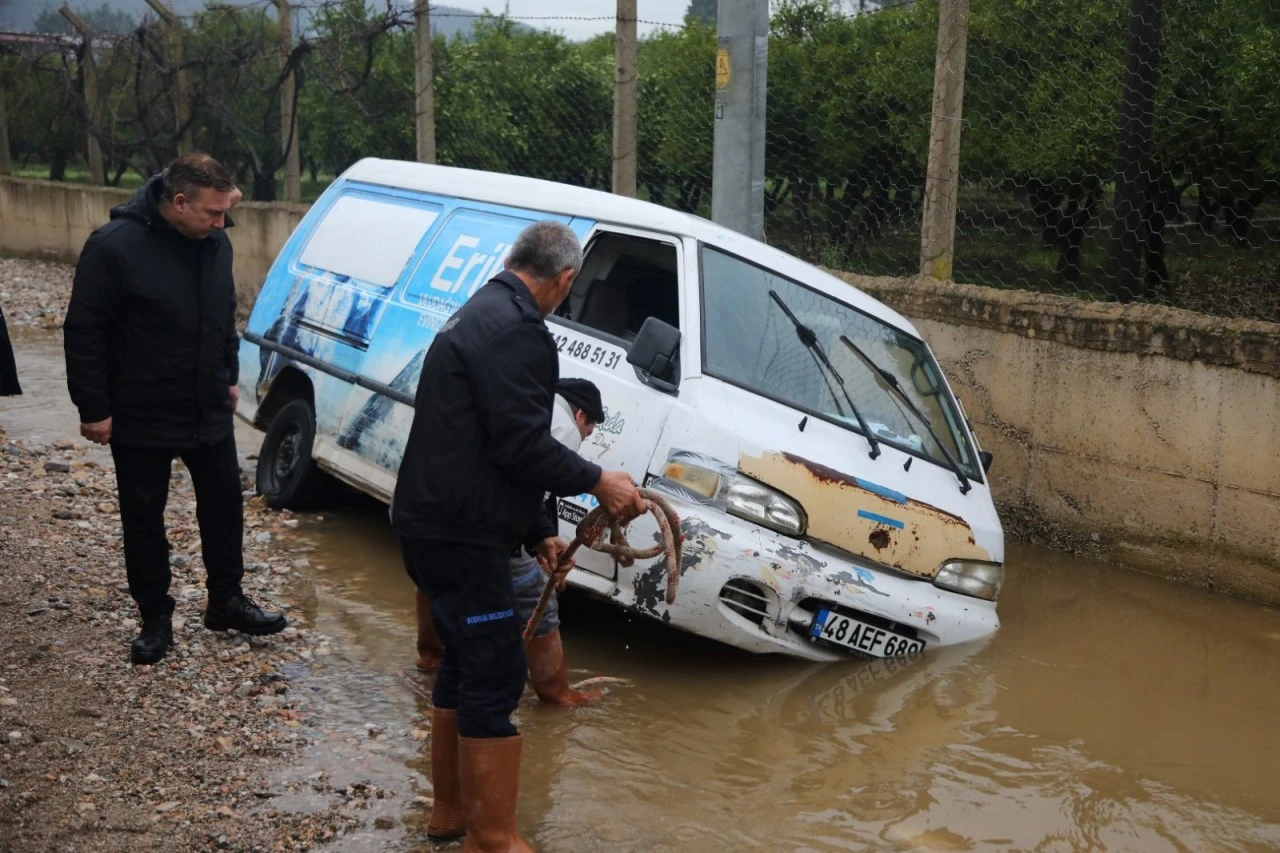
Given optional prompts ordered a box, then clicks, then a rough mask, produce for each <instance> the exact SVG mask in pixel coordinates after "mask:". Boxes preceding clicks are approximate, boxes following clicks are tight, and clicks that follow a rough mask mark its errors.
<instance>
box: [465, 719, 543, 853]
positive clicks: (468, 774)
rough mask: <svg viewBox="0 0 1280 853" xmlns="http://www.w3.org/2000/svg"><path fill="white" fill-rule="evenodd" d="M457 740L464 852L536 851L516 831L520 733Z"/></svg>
mask: <svg viewBox="0 0 1280 853" xmlns="http://www.w3.org/2000/svg"><path fill="white" fill-rule="evenodd" d="M458 742H459V743H460V744H461V751H460V753H459V754H460V757H461V760H460V761H459V765H458V766H459V769H460V770H461V774H460V775H461V777H462V802H463V806H464V808H465V810H466V815H467V837H466V840H464V841H463V842H462V853H533V849H532V848H531V847H529V845H528V844H526V843H525V841H524V839H523V838H521V837H520V836H519V835H518V834H517V833H516V797H517V796H518V794H519V792H520V748H521V745H522V742H523V739H522V738H521V736H520V735H512V736H511V737H482V738H475V737H464V738H458Z"/></svg>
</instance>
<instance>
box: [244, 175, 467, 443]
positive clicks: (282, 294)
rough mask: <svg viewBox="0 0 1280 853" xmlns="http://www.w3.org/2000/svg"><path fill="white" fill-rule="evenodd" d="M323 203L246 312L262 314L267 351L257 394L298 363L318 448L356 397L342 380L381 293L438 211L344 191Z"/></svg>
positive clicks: (385, 194) (350, 371)
mask: <svg viewBox="0 0 1280 853" xmlns="http://www.w3.org/2000/svg"><path fill="white" fill-rule="evenodd" d="M323 203H325V204H327V207H325V208H323V209H322V210H320V211H319V216H318V217H316V218H314V219H312V218H311V217H308V220H309V222H308V224H309V226H310V229H309V232H304V231H303V230H302V229H299V233H297V234H295V235H294V237H293V239H291V240H290V244H289V247H288V249H287V250H286V252H285V253H284V254H283V255H282V260H284V261H285V263H284V264H281V263H277V264H276V266H275V267H273V269H272V277H273V278H276V279H277V280H275V281H272V282H271V285H270V291H269V292H270V293H271V294H272V295H273V296H274V299H271V298H268V299H260V300H259V301H258V304H257V305H256V306H255V309H254V310H255V312H257V311H264V312H265V311H269V312H270V315H269V316H271V317H272V321H271V325H270V327H269V328H267V329H265V331H264V332H263V334H262V340H264V341H267V342H269V343H270V344H273V345H275V346H274V347H273V348H271V349H265V348H264V350H263V356H262V359H261V363H260V372H259V375H258V378H257V380H256V382H255V388H256V390H257V396H258V397H259V399H260V398H261V395H262V393H263V391H264V390H265V389H267V388H269V387H270V384H271V382H272V381H273V380H274V378H275V376H276V375H277V374H278V373H279V371H280V370H281V369H282V368H283V367H284V366H285V365H286V364H293V363H295V355H297V356H300V357H301V360H302V361H303V362H304V363H306V364H307V365H308V367H307V369H308V370H309V371H310V374H311V376H312V380H313V384H314V392H315V411H316V438H317V442H318V443H319V444H320V445H321V446H323V445H324V444H325V443H326V442H331V441H332V440H333V439H334V438H335V437H336V435H337V432H338V428H339V425H340V424H341V422H342V418H343V414H344V412H345V411H346V405H347V402H348V399H349V397H350V394H351V393H352V391H353V390H355V391H358V390H359V389H356V388H354V386H353V385H352V383H351V379H352V377H355V376H359V375H360V373H361V370H362V368H363V364H364V360H365V357H366V354H367V352H368V350H369V347H370V343H371V341H372V335H373V330H374V328H376V327H377V325H378V323H379V321H380V318H381V316H382V313H383V312H384V310H385V309H386V306H387V301H388V296H389V295H390V293H391V292H392V289H393V288H394V287H395V286H396V284H397V282H399V281H401V280H402V277H403V276H404V275H405V274H406V271H407V269H408V267H409V265H410V261H411V258H412V257H413V256H414V254H415V252H416V251H417V250H418V247H419V246H420V245H421V244H422V243H423V242H424V241H425V240H426V238H427V236H428V235H429V234H430V232H431V229H432V226H433V225H434V224H435V223H436V220H437V219H438V218H439V216H440V214H441V211H442V210H443V206H442V205H438V204H431V203H428V202H425V201H422V200H421V199H416V198H413V197H411V196H409V195H408V194H405V193H399V192H396V191H393V190H389V189H380V188H363V187H357V186H351V185H347V186H344V187H343V188H342V189H341V191H340V192H339V193H337V194H336V195H334V196H331V197H329V198H327V199H326V200H325V202H323ZM370 246H376V247H377V250H376V251H370ZM285 276H288V277H289V279H290V281H289V282H288V283H287V284H286V282H285V281H283V280H280V279H283V278H284V277H285ZM277 347H278V348H280V349H279V350H277V349H276V348H277ZM290 353H292V354H294V355H290Z"/></svg>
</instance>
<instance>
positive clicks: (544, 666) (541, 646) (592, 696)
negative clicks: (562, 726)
mask: <svg viewBox="0 0 1280 853" xmlns="http://www.w3.org/2000/svg"><path fill="white" fill-rule="evenodd" d="M525 655H526V656H527V657H528V658H529V680H530V681H532V682H533V690H534V692H535V693H537V694H538V699H539V700H540V701H541V702H542V703H543V704H544V705H561V706H570V705H582V704H584V703H587V702H594V701H596V700H597V699H599V698H601V697H602V696H604V692H603V691H599V690H590V691H582V690H574V689H573V688H571V687H570V686H569V678H568V675H567V674H566V673H565V668H564V645H563V644H562V643H561V642H560V629H559V628H557V629H556V630H554V631H552V632H551V633H550V634H546V635H544V636H541V637H534V638H533V639H532V640H530V641H529V645H528V646H527V647H526V648H525Z"/></svg>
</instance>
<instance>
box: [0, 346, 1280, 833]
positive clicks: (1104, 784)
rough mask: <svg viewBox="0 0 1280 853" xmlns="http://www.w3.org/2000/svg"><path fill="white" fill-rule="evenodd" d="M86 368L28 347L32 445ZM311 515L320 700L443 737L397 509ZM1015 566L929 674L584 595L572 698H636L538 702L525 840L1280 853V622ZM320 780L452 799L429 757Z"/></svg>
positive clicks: (1142, 584)
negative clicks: (418, 656)
mask: <svg viewBox="0 0 1280 853" xmlns="http://www.w3.org/2000/svg"><path fill="white" fill-rule="evenodd" d="M51 340H52V341H53V343H50V341H51ZM60 355H61V354H60V350H59V349H58V348H57V344H56V339H50V338H48V337H45V336H42V337H40V338H39V339H38V340H37V339H34V338H31V337H30V336H23V337H22V338H21V339H20V343H19V369H20V370H22V371H23V376H22V379H23V384H24V386H26V387H27V389H28V393H29V395H30V396H29V397H27V398H25V399H22V401H21V402H19V403H17V404H16V405H14V404H11V403H9V402H4V403H0V425H2V426H4V427H5V428H6V429H7V430H8V431H9V434H10V436H12V437H20V436H23V437H31V438H34V439H35V440H51V439H53V438H57V437H64V436H66V435H67V434H68V430H67V427H66V423H65V419H67V418H72V419H74V410H72V409H71V408H70V405H69V403H66V402H65V390H63V389H62V388H61V386H60V385H59V384H58V383H60V382H61V375H60V369H61V366H60V364H59V363H58V362H59V360H60ZM46 395H49V396H46ZM60 401H61V402H60ZM241 435H242V440H241V444H242V450H243V451H244V452H246V453H251V452H252V449H253V448H252V443H253V440H254V433H253V432H252V431H250V430H243V431H242V433H241ZM997 464H999V463H998V461H997ZM301 519H302V521H301V524H300V525H299V527H298V528H297V529H296V530H295V531H294V534H295V535H296V538H297V543H296V544H297V547H299V548H303V549H307V548H309V549H310V550H309V551H308V552H307V557H308V559H309V560H310V563H311V565H310V566H309V567H308V568H307V569H306V572H305V574H306V577H305V579H304V580H303V581H302V583H303V584H304V589H306V590H307V592H306V593H305V595H304V597H303V602H302V603H303V608H304V610H305V611H306V615H307V617H308V618H309V619H311V620H313V621H314V623H315V625H316V626H317V627H318V628H320V629H321V630H323V631H325V632H326V633H330V634H332V635H334V636H335V637H336V638H337V643H336V648H337V653H336V655H335V659H334V660H332V661H330V662H328V663H325V664H324V665H323V666H319V665H318V666H317V667H316V668H315V671H314V672H313V673H311V674H310V678H309V680H308V681H306V682H303V683H304V685H305V687H304V689H306V690H308V691H310V692H312V693H313V694H314V695H315V696H316V697H317V698H318V699H320V700H322V701H323V702H325V703H327V707H328V712H327V714H328V719H327V721H326V723H325V725H326V726H329V727H331V728H332V729H334V730H342V731H352V730H358V728H359V727H360V726H366V725H367V726H373V727H376V728H387V729H394V728H395V727H400V728H404V727H412V726H415V725H418V724H419V720H420V716H419V715H420V713H421V711H422V709H423V708H424V707H425V705H424V703H423V702H422V700H420V699H419V698H418V697H417V696H416V695H415V694H414V692H413V691H412V690H410V689H409V687H408V686H406V684H405V683H404V681H403V680H402V678H401V676H400V673H401V671H402V670H404V668H405V667H407V666H410V665H411V663H412V660H413V657H414V652H413V628H412V619H413V614H412V588H411V586H410V584H409V582H408V580H407V578H406V577H405V575H404V571H403V569H402V567H401V564H400V560H399V554H398V552H397V548H396V544H395V541H394V539H393V538H392V536H391V534H390V531H389V529H388V526H387V523H386V515H385V509H384V508H382V507H380V506H378V505H374V504H372V503H371V502H370V503H363V502H360V501H348V502H346V503H345V504H344V505H343V506H341V507H337V508H330V509H327V510H325V511H324V512H323V513H321V514H320V516H316V515H304V516H302V517H301ZM1008 567H1009V574H1008V581H1007V583H1006V585H1005V589H1004V592H1003V593H1002V595H1001V600H1000V616H1001V619H1002V621H1003V625H1002V627H1001V629H1000V631H999V632H998V633H997V634H996V635H994V636H993V637H992V638H990V639H989V640H987V641H986V642H983V643H978V644H972V645H968V646H964V647H959V648H950V649H940V650H933V649H931V650H930V651H929V652H928V653H927V654H925V655H924V657H923V658H922V659H919V660H915V661H911V662H878V661H858V660H853V659H850V660H849V661H847V662H844V663H838V664H807V663H802V662H795V661H789V660H784V659H774V658H759V657H753V656H750V655H746V654H745V653H739V652H736V651H734V650H731V649H728V648H725V647H720V646H717V645H715V644H712V643H710V642H705V641H702V640H699V639H697V638H695V637H691V636H688V635H684V634H680V633H677V632H675V631H673V630H670V629H667V628H664V627H662V626H660V625H658V624H657V623H655V622H652V621H650V620H648V619H646V618H644V617H640V616H637V615H631V614H627V613H624V612H621V611H619V610H616V609H614V608H613V607H611V606H609V605H606V604H603V603H599V602H596V601H593V600H591V599H589V598H587V597H585V596H581V595H569V596H567V597H566V599H565V601H564V602H563V605H562V619H563V623H564V624H563V633H564V639H565V646H566V650H567V655H568V662H569V666H570V670H571V679H577V678H587V677H590V676H596V675H607V676H613V677H615V678H619V679H624V680H625V683H618V684H614V685H612V686H611V692H610V694H609V695H608V697H607V698H606V699H605V700H604V701H603V702H602V703H600V704H599V705H596V706H592V707H586V708H580V709H576V710H574V711H571V712H562V711H553V710H549V709H545V708H541V707H538V706H537V705H536V704H533V703H530V702H528V701H526V702H525V703H523V704H522V705H521V707H520V710H519V711H518V723H519V725H520V727H521V729H522V730H523V731H524V733H525V738H526V743H525V760H524V768H523V774H522V777H521V798H520V813H519V822H520V826H521V829H522V830H523V832H524V833H525V834H526V835H527V837H528V838H529V840H530V841H532V842H533V843H534V844H535V846H536V847H537V848H538V849H540V850H544V851H555V852H558V851H606V850H607V851H668V850H670V851H676V850H680V851H686V850H688V851H724V850H762V851H773V850H784V851H810V850H822V851H827V850H831V851H835V850H1043V851H1058V850H1091V851H1092V850H1135V851H1147V850H1152V851H1158V850H1187V851H1227V850H1258V851H1262V850H1277V849H1280V611H1276V610H1273V609H1268V608H1265V607H1262V606H1259V605H1255V604H1250V603H1248V602H1244V601H1239V600H1235V599H1231V598H1226V597H1221V596H1215V595H1212V594H1209V593H1205V592H1201V591H1199V590H1194V589H1190V588H1186V587H1181V586H1177V585H1174V584H1172V583H1168V582H1166V581H1162V580H1159V579H1155V578H1152V577H1148V576H1145V575H1140V574H1136V573H1132V572H1128V571H1123V570H1119V569H1116V568H1113V567H1108V566H1102V565H1098V564H1094V563H1090V562H1088V561H1084V560H1081V559H1079V558H1075V557H1069V556H1064V555H1061V554H1058V553H1055V552H1052V551H1048V550H1044V549H1041V548H1036V547H1031V546H1025V545H1019V544H1016V543H1015V544H1012V545H1011V546H1010V548H1009V553H1008ZM424 683H425V682H424ZM306 761H307V762H309V763H310V764H311V766H312V767H313V768H315V769H317V772H323V773H326V774H329V775H330V776H331V777H333V778H334V779H335V780H337V782H335V784H338V783H340V780H341V777H342V776H343V774H346V775H348V776H351V777H352V778H354V777H355V776H360V777H361V778H371V777H372V778H375V779H388V780H397V779H398V780H400V781H401V783H404V784H407V785H409V786H412V787H415V788H422V790H423V793H426V790H425V785H424V783H423V781H422V778H421V775H420V774H422V773H423V772H424V771H425V752H424V750H423V748H422V747H421V746H420V745H419V744H416V743H415V742H414V741H412V740H410V739H401V740H400V741H397V742H395V743H394V744H392V745H389V746H387V747H384V748H380V749H379V750H377V751H373V752H371V751H370V750H369V749H368V748H367V744H365V743H364V742H363V741H360V740H359V739H357V738H348V739H343V738H333V739H330V740H328V741H325V742H323V743H321V744H318V745H317V746H315V747H312V748H311V750H310V752H309V754H308V755H307V756H306ZM309 769H310V768H309ZM405 780H409V781H408V782H407V783H406V782H405ZM281 805H285V806H289V807H294V806H296V805H297V803H296V802H287V803H286V802H282V803H281ZM378 809H379V814H386V815H389V816H391V817H395V818H397V819H398V820H399V821H403V826H404V830H403V832H402V833H399V834H397V835H395V836H393V837H392V836H388V837H387V838H386V841H385V842H384V843H383V844H382V845H381V847H380V848H379V849H400V850H429V849H431V847H430V845H428V844H427V842H426V841H425V827H424V826H423V820H424V816H425V810H424V809H422V808H421V807H418V808H417V809H414V808H412V807H411V805H410V803H408V802H406V801H403V800H389V801H387V802H385V803H382V804H381V805H379V806H378ZM370 843H371V842H370V841H369V839H368V838H366V839H365V840H364V841H363V842H351V843H350V844H349V845H348V846H347V847H346V848H344V847H343V846H342V845H341V844H339V845H335V846H334V847H332V848H331V849H374V848H373V847H370V846H369V844H370Z"/></svg>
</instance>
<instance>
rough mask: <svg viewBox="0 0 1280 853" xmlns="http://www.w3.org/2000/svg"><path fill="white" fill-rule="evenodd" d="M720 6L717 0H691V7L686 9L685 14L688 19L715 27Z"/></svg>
mask: <svg viewBox="0 0 1280 853" xmlns="http://www.w3.org/2000/svg"><path fill="white" fill-rule="evenodd" d="M718 6H719V4H718V3H717V2H716V0H689V7H688V8H687V9H685V10H684V16H685V18H686V19H687V20H690V21H695V22H697V23H699V24H709V25H710V26H712V27H715V25H716V9H717V7H718Z"/></svg>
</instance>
